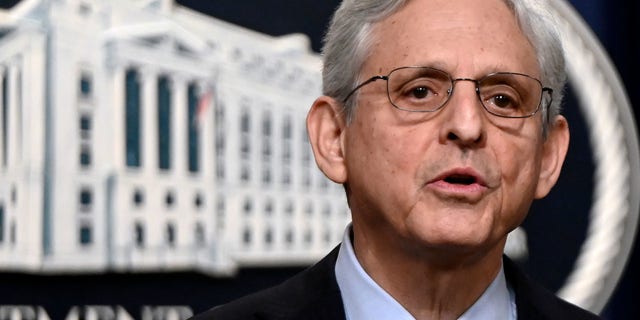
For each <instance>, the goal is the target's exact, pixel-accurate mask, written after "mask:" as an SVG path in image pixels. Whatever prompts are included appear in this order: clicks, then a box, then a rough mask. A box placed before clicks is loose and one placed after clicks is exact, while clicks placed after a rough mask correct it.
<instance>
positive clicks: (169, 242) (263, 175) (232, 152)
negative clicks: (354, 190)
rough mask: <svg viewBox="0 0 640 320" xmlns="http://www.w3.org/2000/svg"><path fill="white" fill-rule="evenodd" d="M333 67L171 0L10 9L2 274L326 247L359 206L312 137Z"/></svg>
mask: <svg viewBox="0 0 640 320" xmlns="http://www.w3.org/2000/svg"><path fill="white" fill-rule="evenodd" d="M320 69H321V60H320V58H319V57H318V56H317V55H316V54H314V53H313V52H311V50H310V49H309V43H308V39H307V38H306V37H305V36H302V35H296V34H294V35H289V36H283V37H272V36H267V35H263V34H259V33H257V32H254V31H250V30H247V29H244V28H242V27H238V26H234V25H231V24H229V23H226V22H223V21H220V20H217V19H214V18H211V17H209V16H205V15H203V14H200V13H198V12H195V11H193V10H190V9H187V8H184V7H180V6H178V5H176V4H174V3H173V2H172V1H170V0H136V1H132V0H22V1H21V2H19V3H18V4H17V5H16V6H15V7H13V8H11V9H8V10H0V270H4V271H26V272H43V273H60V272H64V273H67V272H70V273H74V272H103V271H116V272H131V271H142V272H144V271H154V272H156V271H174V270H200V271H202V272H206V273H211V274H216V275H227V274H231V273H233V272H234V271H235V270H237V268H239V267H243V266H276V265H301V264H306V263H311V262H313V261H315V260H317V259H318V258H320V257H321V256H322V255H324V254H325V253H326V252H327V251H328V250H330V248H332V247H333V246H335V245H336V244H337V243H338V242H339V241H340V239H341V236H342V233H343V230H344V227H345V225H346V224H347V223H348V221H349V220H350V215H349V211H348V208H347V205H346V201H345V199H344V190H343V189H342V186H339V185H336V184H334V183H332V182H330V181H328V180H327V179H326V178H325V177H324V176H323V175H322V174H321V173H320V171H319V170H318V169H317V167H316V165H315V162H314V160H313V155H312V153H311V149H310V146H309V143H308V140H307V135H306V128H305V121H304V120H305V116H306V112H307V110H308V108H309V106H310V105H311V103H312V102H313V99H315V98H316V97H317V96H318V95H319V94H320V91H321V79H320Z"/></svg>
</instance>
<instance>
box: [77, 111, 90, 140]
mask: <svg viewBox="0 0 640 320" xmlns="http://www.w3.org/2000/svg"><path fill="white" fill-rule="evenodd" d="M80 137H81V138H82V139H89V137H91V117H89V116H88V115H83V116H81V117H80Z"/></svg>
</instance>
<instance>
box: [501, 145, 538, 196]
mask: <svg viewBox="0 0 640 320" xmlns="http://www.w3.org/2000/svg"><path fill="white" fill-rule="evenodd" d="M536 145H538V144H537V142H534V141H530V140H527V141H523V142H522V143H513V144H505V145H504V148H503V149H502V150H501V154H500V155H499V156H498V163H499V164H500V168H501V171H502V180H503V181H502V182H503V189H505V190H504V191H505V192H506V193H507V194H509V195H510V196H507V199H505V200H506V201H508V200H509V199H508V198H510V197H521V198H524V199H526V201H528V199H529V198H530V197H531V199H533V194H534V191H535V189H536V185H537V183H538V175H539V173H540V157H541V150H539V148H536V147H535V146H536Z"/></svg>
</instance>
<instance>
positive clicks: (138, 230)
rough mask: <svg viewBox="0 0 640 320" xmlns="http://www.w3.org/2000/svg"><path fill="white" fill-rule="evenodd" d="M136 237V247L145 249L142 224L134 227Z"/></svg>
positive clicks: (138, 223)
mask: <svg viewBox="0 0 640 320" xmlns="http://www.w3.org/2000/svg"><path fill="white" fill-rule="evenodd" d="M133 232H134V237H135V239H134V240H135V242H136V247H138V248H143V247H144V226H143V225H142V223H140V222H137V223H136V224H135V227H134V231H133Z"/></svg>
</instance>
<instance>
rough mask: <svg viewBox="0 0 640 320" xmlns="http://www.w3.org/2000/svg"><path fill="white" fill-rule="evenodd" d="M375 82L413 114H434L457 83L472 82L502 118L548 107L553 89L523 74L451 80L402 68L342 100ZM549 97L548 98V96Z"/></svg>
mask: <svg viewBox="0 0 640 320" xmlns="http://www.w3.org/2000/svg"><path fill="white" fill-rule="evenodd" d="M376 80H386V81H387V95H388V97H389V102H391V104H392V105H393V106H394V107H396V108H398V109H400V110H405V111H410V112H434V111H437V110H439V109H441V108H442V107H444V105H446V104H447V102H448V101H449V99H450V98H451V96H452V95H453V89H454V85H455V83H456V82H458V81H471V82H473V83H475V85H476V94H477V95H478V99H480V102H481V104H482V106H483V107H484V109H485V110H487V112H489V113H490V114H493V115H495V116H498V117H503V118H527V117H531V116H533V115H534V114H536V113H537V112H538V110H540V106H541V105H542V104H543V99H544V100H545V101H544V105H545V106H546V107H548V106H549V105H550V104H551V101H552V94H553V89H551V88H548V87H543V86H542V82H540V80H538V79H536V78H534V77H531V76H529V75H526V74H522V73H515V72H495V73H491V74H488V75H486V76H484V77H482V78H480V79H470V78H456V79H454V78H452V77H451V75H450V74H449V73H447V72H445V71H442V70H438V69H435V68H431V67H415V66H412V67H400V68H396V69H393V70H391V72H389V74H388V75H386V76H382V75H378V76H374V77H371V78H369V79H368V80H366V81H364V82H362V83H361V84H359V85H358V86H356V87H355V88H354V89H353V90H352V91H351V92H350V93H349V94H348V95H347V97H346V98H345V99H344V100H343V102H345V103H346V102H347V101H348V100H349V98H350V97H351V96H352V95H353V94H354V93H355V92H356V91H358V89H360V88H362V87H364V86H365V85H367V84H369V83H372V82H374V81H376ZM545 93H546V96H545Z"/></svg>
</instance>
